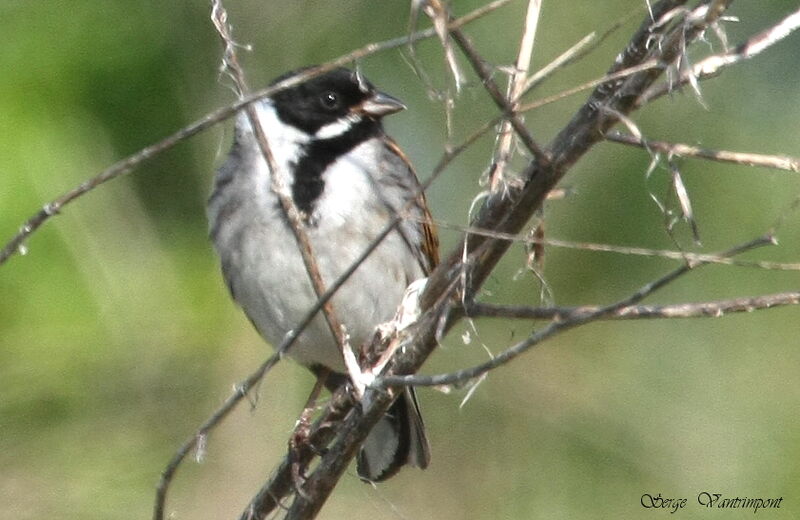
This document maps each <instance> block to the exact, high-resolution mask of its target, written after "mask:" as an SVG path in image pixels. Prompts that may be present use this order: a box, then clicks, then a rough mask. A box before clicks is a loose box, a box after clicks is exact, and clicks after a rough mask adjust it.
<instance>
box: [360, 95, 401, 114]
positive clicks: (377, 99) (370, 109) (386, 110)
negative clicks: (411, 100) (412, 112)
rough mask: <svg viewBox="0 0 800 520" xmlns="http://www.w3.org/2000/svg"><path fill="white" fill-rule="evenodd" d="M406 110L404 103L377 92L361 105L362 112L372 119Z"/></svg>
mask: <svg viewBox="0 0 800 520" xmlns="http://www.w3.org/2000/svg"><path fill="white" fill-rule="evenodd" d="M405 108H406V106H405V104H403V102H402V101H400V100H399V99H397V98H396V97H394V96H390V95H389V94H384V93H383V92H376V93H375V94H373V95H372V96H371V97H369V98H367V99H366V101H364V102H363V103H361V112H363V113H364V114H366V115H368V116H371V117H383V116H387V115H389V114H394V113H395V112H400V111H401V110H405Z"/></svg>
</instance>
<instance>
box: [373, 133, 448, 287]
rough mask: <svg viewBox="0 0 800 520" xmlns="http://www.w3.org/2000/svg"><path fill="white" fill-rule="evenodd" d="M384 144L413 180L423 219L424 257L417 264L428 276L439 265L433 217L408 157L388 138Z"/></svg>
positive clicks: (422, 246)
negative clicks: (401, 162)
mask: <svg viewBox="0 0 800 520" xmlns="http://www.w3.org/2000/svg"><path fill="white" fill-rule="evenodd" d="M384 142H385V143H386V147H387V148H388V149H389V151H390V152H392V153H393V154H394V155H396V156H397V157H399V158H400V160H401V161H403V163H404V164H405V165H406V166H407V167H408V170H409V172H411V175H412V176H413V178H414V187H415V188H416V189H417V190H418V191H419V195H418V196H417V207H418V208H419V209H420V210H421V211H422V219H423V220H422V222H420V223H419V225H420V226H421V228H422V244H421V250H422V254H423V255H425V258H424V259H419V263H420V266H421V267H422V271H423V272H424V273H425V274H426V275H428V274H430V273H431V271H433V269H434V267H436V266H437V265H438V264H439V237H438V235H437V234H436V226H434V224H433V216H432V215H431V212H430V210H429V209H428V203H427V200H426V199H425V193H423V192H422V190H421V185H420V183H419V178H418V177H417V172H416V171H415V170H414V166H413V165H412V164H411V161H410V160H409V159H408V156H407V155H406V154H405V152H403V150H402V149H401V148H400V146H398V144H397V143H396V142H395V141H394V140H393V139H392V138H390V137H389V136H386V137H385V139H384Z"/></svg>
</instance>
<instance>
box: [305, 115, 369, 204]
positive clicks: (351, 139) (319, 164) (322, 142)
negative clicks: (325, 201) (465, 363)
mask: <svg viewBox="0 0 800 520" xmlns="http://www.w3.org/2000/svg"><path fill="white" fill-rule="evenodd" d="M381 132H382V129H381V124H380V123H379V122H378V121H375V120H372V119H366V118H365V119H362V120H361V121H359V122H358V123H356V124H354V125H353V126H352V127H351V128H350V129H348V130H347V131H346V132H344V133H342V134H341V135H337V136H336V137H331V138H328V139H315V140H313V141H311V142H309V143H308V144H306V145H305V146H304V147H303V153H302V154H301V155H300V158H299V159H298V161H297V163H296V164H294V165H293V167H294V171H295V175H294V182H293V184H292V200H293V201H294V204H295V206H297V209H299V210H300V211H302V212H303V213H304V214H305V215H308V216H309V217H310V216H311V215H312V213H313V210H314V203H315V202H316V201H317V200H318V199H319V197H320V195H322V192H323V190H324V189H325V170H326V169H327V168H328V166H330V165H331V164H333V162H334V161H336V159H338V158H339V157H341V156H343V155H344V154H346V153H347V152H349V151H350V150H352V149H353V148H355V147H356V146H358V145H359V144H361V143H363V142H364V141H366V140H367V139H370V138H372V137H376V136H378V135H380V133H381Z"/></svg>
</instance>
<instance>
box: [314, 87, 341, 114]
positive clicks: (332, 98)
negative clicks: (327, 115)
mask: <svg viewBox="0 0 800 520" xmlns="http://www.w3.org/2000/svg"><path fill="white" fill-rule="evenodd" d="M319 100H320V102H322V106H323V107H325V108H327V109H328V110H336V109H337V108H339V96H338V95H336V92H332V91H330V90H329V91H328V92H325V93H324V94H322V96H321V97H320V98H319Z"/></svg>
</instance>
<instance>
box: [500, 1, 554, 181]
mask: <svg viewBox="0 0 800 520" xmlns="http://www.w3.org/2000/svg"><path fill="white" fill-rule="evenodd" d="M541 9H542V3H541V0H529V1H528V12H527V14H526V16H525V28H524V30H523V32H522V38H520V44H519V52H518V53H517V61H516V63H515V65H514V70H513V71H512V72H511V77H510V78H509V81H508V95H507V96H506V99H507V101H508V102H509V104H510V108H511V111H512V112H516V111H517V109H518V107H519V98H520V96H522V94H523V93H524V92H525V84H526V80H527V77H528V69H530V65H531V57H532V56H533V41H534V39H535V37H536V28H537V27H538V24H539V15H540V13H541ZM513 137H514V135H513V134H512V133H511V122H510V121H508V120H505V121H503V124H502V126H501V128H500V130H499V131H498V140H497V147H496V151H495V154H494V156H495V158H494V160H493V161H492V162H493V165H492V170H493V171H492V173H491V174H490V176H489V178H490V187H491V189H492V191H495V190H497V189H498V186H500V185H501V184H505V182H504V181H503V179H504V174H505V170H506V166H507V165H508V163H509V161H510V160H511V157H512V155H513V144H514V139H513Z"/></svg>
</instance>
